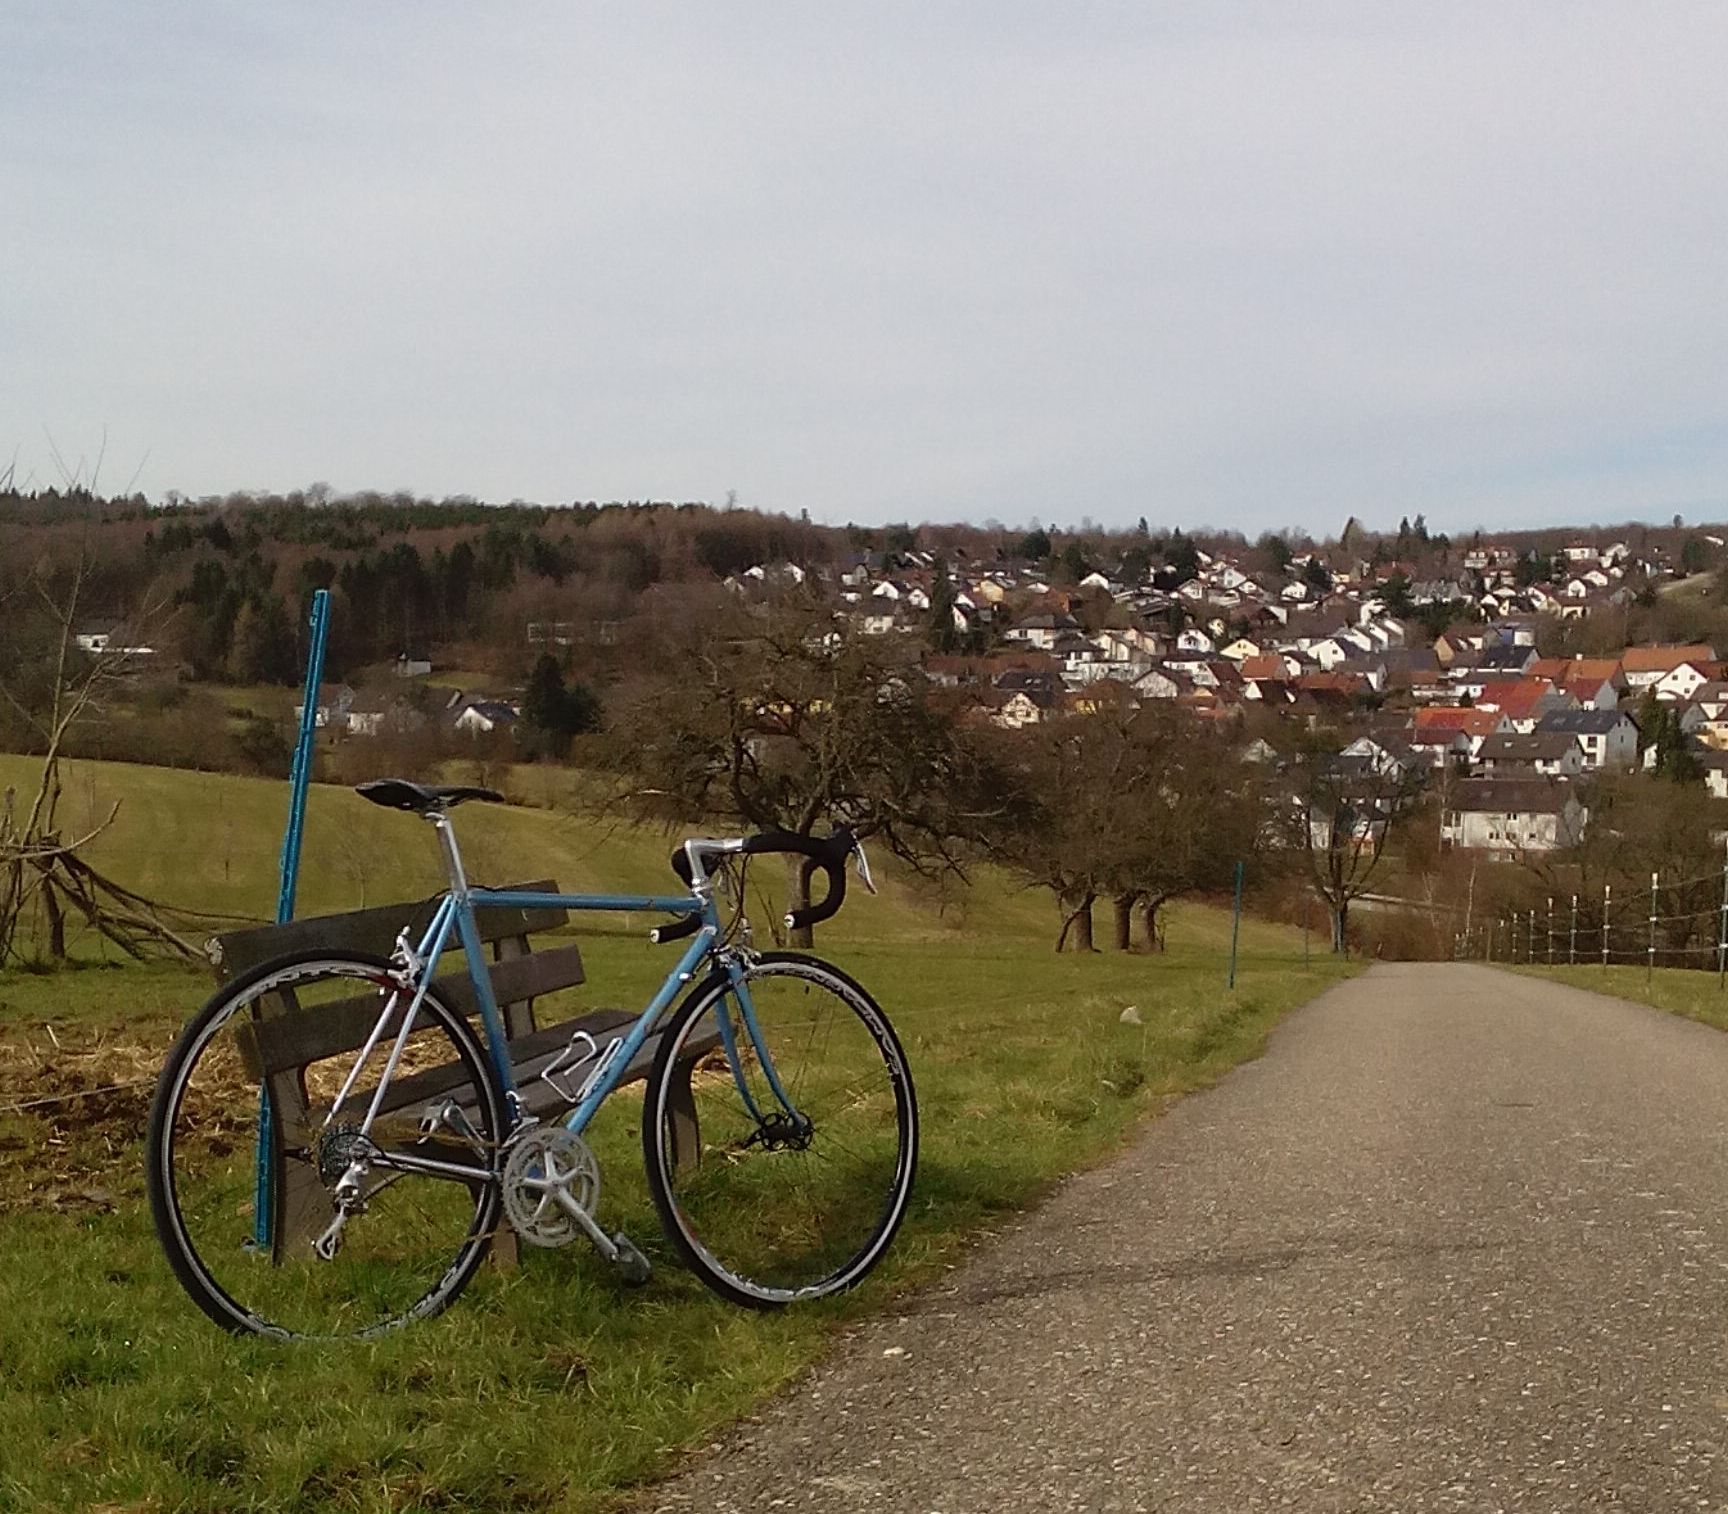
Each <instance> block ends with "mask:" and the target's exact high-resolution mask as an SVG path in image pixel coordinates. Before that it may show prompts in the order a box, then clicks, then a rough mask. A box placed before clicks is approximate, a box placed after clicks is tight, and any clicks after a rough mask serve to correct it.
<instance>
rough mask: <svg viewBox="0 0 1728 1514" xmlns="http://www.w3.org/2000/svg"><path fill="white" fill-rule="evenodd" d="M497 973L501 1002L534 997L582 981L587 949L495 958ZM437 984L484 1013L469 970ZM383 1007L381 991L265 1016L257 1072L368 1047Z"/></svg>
mask: <svg viewBox="0 0 1728 1514" xmlns="http://www.w3.org/2000/svg"><path fill="white" fill-rule="evenodd" d="M491 971H492V991H493V993H495V994H496V995H497V997H498V1002H499V1003H500V1004H508V1003H515V1002H517V1001H520V1000H525V999H532V998H535V997H537V996H538V995H540V994H549V993H554V992H556V991H557V990H558V989H560V988H574V987H575V986H576V985H577V984H578V983H581V982H582V981H583V977H584V974H583V971H582V949H581V948H580V947H579V946H558V947H554V948H553V949H552V950H551V951H545V952H530V953H529V954H528V955H527V956H525V957H516V958H513V959H512V960H510V961H508V962H495V963H493V964H492V969H491ZM433 987H434V988H435V989H436V990H437V992H438V996H439V998H441V999H443V1001H444V1002H445V1003H446V1004H448V1005H449V1006H450V1007H451V1008H452V1009H454V1010H455V1011H457V1013H459V1014H462V1015H466V1016H468V1017H469V1018H472V1017H474V1016H475V1015H477V1014H479V1012H480V1010H479V1006H478V1005H477V1004H476V1003H475V1002H474V985H473V984H472V983H471V982H470V981H469V979H468V974H467V973H466V972H455V973H446V974H444V975H443V976H442V977H439V978H437V979H436V980H434V982H433ZM381 1008H382V1005H381V1003H380V1001H379V997H378V995H377V994H371V993H367V994H356V995H354V997H352V998H349V999H336V1000H332V1001H331V1002H329V1003H325V1004H319V1005H316V1006H308V1007H307V1008H306V1009H304V1010H300V1011H297V1012H294V1013H290V1014H280V1015H265V1016H264V1017H263V1018H261V1019H259V1020H258V1021H257V1022H256V1023H255V1024H253V1025H252V1026H250V1027H249V1028H248V1030H247V1031H246V1033H245V1039H246V1040H249V1041H250V1042H251V1046H250V1048H249V1055H250V1056H251V1057H252V1058H255V1059H256V1065H255V1066H254V1067H253V1072H254V1073H255V1074H256V1073H258V1072H264V1073H276V1072H286V1071H288V1070H289V1069H290V1068H295V1067H305V1066H306V1065H307V1064H308V1063H311V1062H319V1061H322V1060H323V1059H324V1058H325V1057H334V1056H339V1055H341V1053H343V1052H346V1051H356V1050H358V1049H359V1048H360V1047H361V1046H363V1045H365V1043H366V1037H367V1036H369V1035H370V1034H371V1033H372V1027H373V1026H374V1025H375V1024H377V1023H378V1015H379V1011H380V1009H381ZM391 1019H392V1023H391V1024H390V1025H389V1026H387V1027H386V1028H385V1036H386V1039H388V1037H389V1036H391V1035H393V1034H394V1033H395V1032H396V1031H397V1030H398V1029H400V1027H401V1023H402V1022H401V1020H400V1019H399V1018H398V1017H396V1016H392V1017H391Z"/></svg>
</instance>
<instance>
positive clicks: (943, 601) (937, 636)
mask: <svg viewBox="0 0 1728 1514" xmlns="http://www.w3.org/2000/svg"><path fill="white" fill-rule="evenodd" d="M959 641H960V633H959V631H958V630H957V629H956V627H955V625H954V580H953V579H952V578H950V577H949V576H948V564H947V563H945V562H943V561H942V560H941V559H940V558H938V559H937V560H936V582H935V584H934V585H933V586H932V587H931V590H930V650H931V651H933V652H940V653H949V652H952V651H953V650H954V649H955V647H956V646H957V645H958V644H959Z"/></svg>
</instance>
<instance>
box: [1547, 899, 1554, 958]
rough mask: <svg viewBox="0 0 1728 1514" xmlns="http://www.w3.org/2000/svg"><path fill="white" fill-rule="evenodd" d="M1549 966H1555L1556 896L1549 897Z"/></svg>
mask: <svg viewBox="0 0 1728 1514" xmlns="http://www.w3.org/2000/svg"><path fill="white" fill-rule="evenodd" d="M1548 965H1549V966H1550V967H1552V966H1553V965H1554V896H1553V895H1552V894H1550V895H1549V896H1548Z"/></svg>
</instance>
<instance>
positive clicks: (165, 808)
mask: <svg viewBox="0 0 1728 1514" xmlns="http://www.w3.org/2000/svg"><path fill="white" fill-rule="evenodd" d="M35 774H36V765H35V763H34V762H33V761H32V759H29V758H24V757H15V756H10V755H4V754H0V790H4V788H5V787H6V786H7V785H8V784H15V785H17V786H18V787H19V788H20V789H31V791H33V784H34V781H35ZM457 776H458V777H459V778H460V777H464V776H465V775H457ZM579 781H580V780H579V777H578V776H577V775H574V774H571V773H569V772H568V771H566V770H563V769H558V768H536V767H522V768H517V769H514V770H512V771H511V773H510V775H509V777H508V778H507V779H506V787H507V788H508V789H509V790H510V791H511V793H512V796H513V797H516V798H520V799H522V800H524V801H527V802H529V803H532V804H534V805H536V806H538V805H552V806H554V808H538V807H536V808H529V807H527V804H520V805H508V806H499V805H470V806H469V807H467V808H465V809H463V810H461V811H460V812H459V815H458V819H457V830H458V834H459V836H460V837H461V841H462V848H463V855H464V857H465V858H466V859H467V863H468V870H469V873H470V875H471V876H472V878H473V879H474V881H475V882H486V883H492V884H502V883H510V882H522V881H525V880H527V879H531V878H538V877H550V878H556V879H557V880H558V882H559V883H560V884H562V885H564V886H566V887H569V888H573V889H606V888H614V889H624V890H633V891H643V890H650V889H652V890H656V891H658V890H661V889H664V888H665V887H666V886H667V884H668V883H670V882H671V880H672V874H671V871H670V868H669V866H668V860H667V859H668V858H669V856H670V854H671V852H672V849H673V846H674V845H675V844H676V842H677V841H678V840H679V839H681V837H682V836H683V835H685V834H689V833H688V832H672V831H662V830H660V829H659V828H657V827H644V826H639V825H633V824H630V823H629V822H627V821H623V820H609V819H606V818H604V817H597V816H594V815H591V814H582V815H576V814H571V813H567V812H564V811H562V810H560V809H558V808H556V806H558V805H560V804H563V803H565V802H567V800H568V798H569V796H570V794H571V793H572V792H573V791H574V789H575V788H576V786H577V784H578V783H579ZM64 782H65V797H64V798H63V799H62V801H61V807H60V819H61V823H62V825H63V827H64V828H65V829H67V830H68V831H71V832H81V831H84V830H87V829H90V828H92V827H94V826H95V825H97V824H99V823H100V822H101V821H102V820H104V819H106V817H107V816H108V814H109V812H110V810H111V809H112V808H113V806H114V804H115V803H116V802H118V803H119V805H120V810H119V814H118V816H117V818H116V820H115V822H114V824H113V825H112V826H111V827H110V828H109V829H108V830H107V831H106V832H105V833H104V834H103V836H102V837H101V838H100V839H99V840H98V841H97V842H96V843H95V844H94V846H92V848H91V849H90V853H89V855H90V859H91V861H92V862H93V863H95V864H96V865H97V866H98V867H101V868H104V869H106V870H107V871H109V872H111V873H112V874H113V875H114V876H115V877H116V878H118V879H119V880H120V881H121V882H123V883H125V884H127V885H128V886H130V887H132V888H135V889H137V890H139V891H140V892H141V893H143V894H145V895H147V896H149V897H151V898H154V899H158V900H161V901H163V902H165V903H168V904H173V905H178V906H182V907H185V908H188V909H198V910H208V911H213V912H217V913H229V914H237V915H247V916H252V917H255V918H259V919H265V918H272V917H273V912H274V909H275V902H276V868H277V858H278V854H279V853H280V850H281V845H282V830H283V826H284V823H285V821H286V818H287V804H288V786H287V784H286V783H284V782H281V781H280V780H276V779H268V778H236V777H227V776H215V775H209V774H194V773H185V772H177V771H174V770H172V769H168V768H157V767H142V766H137V765H134V764H129V763H108V762H68V763H66V764H65V766H64ZM875 861H876V862H877V864H878V871H879V872H881V873H883V874H884V875H885V882H884V888H883V892H882V894H881V895H880V896H879V897H877V898H871V897H870V896H868V895H867V894H865V893H864V892H863V890H861V889H858V890H854V891H853V892H852V894H851V895H849V896H848V902H847V907H846V912H845V914H844V916H842V917H841V919H840V920H837V921H836V922H835V923H834V925H833V926H832V927H830V928H829V929H827V930H825V931H824V932H823V938H824V943H825V944H826V943H827V942H828V941H829V940H830V939H832V940H834V941H852V940H857V941H871V940H892V941H904V940H907V939H909V938H916V939H926V938H932V937H934V938H937V939H947V938H949V937H952V936H953V935H955V934H956V933H958V932H959V931H961V930H962V929H964V930H968V931H974V932H977V931H982V932H984V933H986V934H990V935H1011V936H1014V937H1016V938H1018V937H1020V936H1022V935H1028V934H1029V935H1032V936H1036V937H1044V936H1047V937H1049V939H1050V940H1052V941H1053V940H1054V939H1055V925H1056V911H1055V908H1054V906H1053V905H1052V904H1051V902H1050V898H1049V896H1048V894H1046V893H1043V892H1042V891H1029V890H1024V889H1021V888H1018V887H1016V886H1015V885H1013V884H1012V883H1010V882H1008V881H1007V880H1004V879H1002V878H1001V877H999V876H997V875H994V874H991V873H989V872H988V871H986V872H984V873H981V874H980V876H979V877H978V878H977V879H975V880H974V886H973V887H972V888H970V889H961V888H952V889H951V890H950V898H949V902H948V904H947V906H946V908H945V909H943V910H942V911H941V912H940V915H939V914H938V910H937V908H936V905H937V904H938V903H940V901H939V900H937V899H936V898H935V896H934V895H933V894H932V893H931V892H930V890H929V889H928V888H927V887H925V886H924V885H922V884H920V883H918V882H917V880H915V879H908V878H902V877H899V876H897V873H896V870H895V869H894V868H893V867H892V866H889V865H887V864H888V859H886V858H881V857H879V858H876V859H875ZM755 876H756V877H757V878H759V880H760V881H761V882H762V883H764V884H767V883H770V882H772V883H773V884H775V885H778V883H779V881H780V880H779V877H778V876H777V873H776V869H775V865H774V864H772V863H769V864H766V865H762V866H759V867H758V869H757V871H756V874H755ZM442 882H443V874H442V872H441V870H440V868H439V864H438V855H437V849H436V847H435V845H434V844H433V839H432V835H431V832H430V831H429V830H428V829H427V828H426V827H425V826H424V825H423V824H421V823H420V822H419V821H417V820H415V819H414V818H413V817H412V816H408V815H402V814H399V813H396V812H394V811H389V810H382V809H379V808H378V807H377V806H376V805H371V804H368V803H367V802H366V801H365V800H363V799H361V798H360V797H359V796H358V795H356V794H355V793H353V792H352V791H351V790H349V789H346V788H335V787H331V786H328V785H322V784H319V785H314V786H313V788H312V792H311V797H310V800H309V802H308V805H307V813H306V840H305V847H304V852H303V863H302V868H301V877H300V892H299V913H301V914H325V913H330V912H333V911H337V910H344V909H357V908H360V907H362V906H363V905H366V904H380V903H385V902H388V901H390V900H392V899H407V898H416V897H420V896H422V895H424V894H426V893H429V892H431V891H433V890H435V889H437V888H439V887H440V886H441V885H442ZM91 949H92V950H94V949H95V948H94V946H92V948H91Z"/></svg>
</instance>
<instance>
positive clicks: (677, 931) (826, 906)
mask: <svg viewBox="0 0 1728 1514" xmlns="http://www.w3.org/2000/svg"><path fill="white" fill-rule="evenodd" d="M857 845H858V838H857V837H856V836H854V835H853V834H852V832H851V831H849V830H847V829H845V828H844V827H842V828H841V829H840V830H837V831H835V832H834V834H833V835H831V836H806V835H804V834H802V833H801V832H799V831H764V832H762V833H761V834H760V835H757V836H747V837H746V838H745V839H744V844H743V845H742V846H739V847H737V850H738V851H739V852H740V853H742V854H743V855H745V856H757V855H760V854H762V853H764V852H784V853H789V854H790V855H792V856H795V857H807V858H809V859H810V861H812V862H814V863H815V864H816V866H817V867H819V868H820V869H821V870H822V872H823V873H825V874H826V875H827V878H828V891H827V892H826V893H825V894H824V895H823V896H822V898H821V899H819V900H817V901H816V902H815V903H814V904H811V905H808V906H806V907H805V908H803V909H795V910H792V911H790V912H789V913H788V914H787V916H786V928H787V929H788V930H803V929H804V928H805V927H807V926H811V925H820V924H821V923H822V922H823V921H824V920H831V919H833V918H834V916H835V915H837V914H839V913H840V906H841V905H842V904H844V903H845V902H846V863H847V860H848V859H849V858H850V857H851V855H852V852H853V850H854V848H855V847H856V846H857ZM672 871H673V872H675V873H676V874H677V875H678V876H679V878H680V879H682V880H683V882H684V884H685V886H686V887H689V886H691V885H692V884H693V883H694V876H693V874H692V872H691V868H690V855H689V853H688V852H686V851H685V849H684V848H683V847H679V848H678V850H677V851H675V852H673V853H672ZM701 926H702V917H701V916H700V915H695V914H691V915H684V916H682V917H681V918H679V919H677V920H674V921H673V922H672V924H670V925H663V926H660V927H659V928H658V929H656V930H655V931H654V932H653V939H654V940H655V941H656V942H661V941H677V940H680V939H682V938H683V937H685V936H691V935H694V934H695V933H696V932H697V931H698V930H700V929H701Z"/></svg>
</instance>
